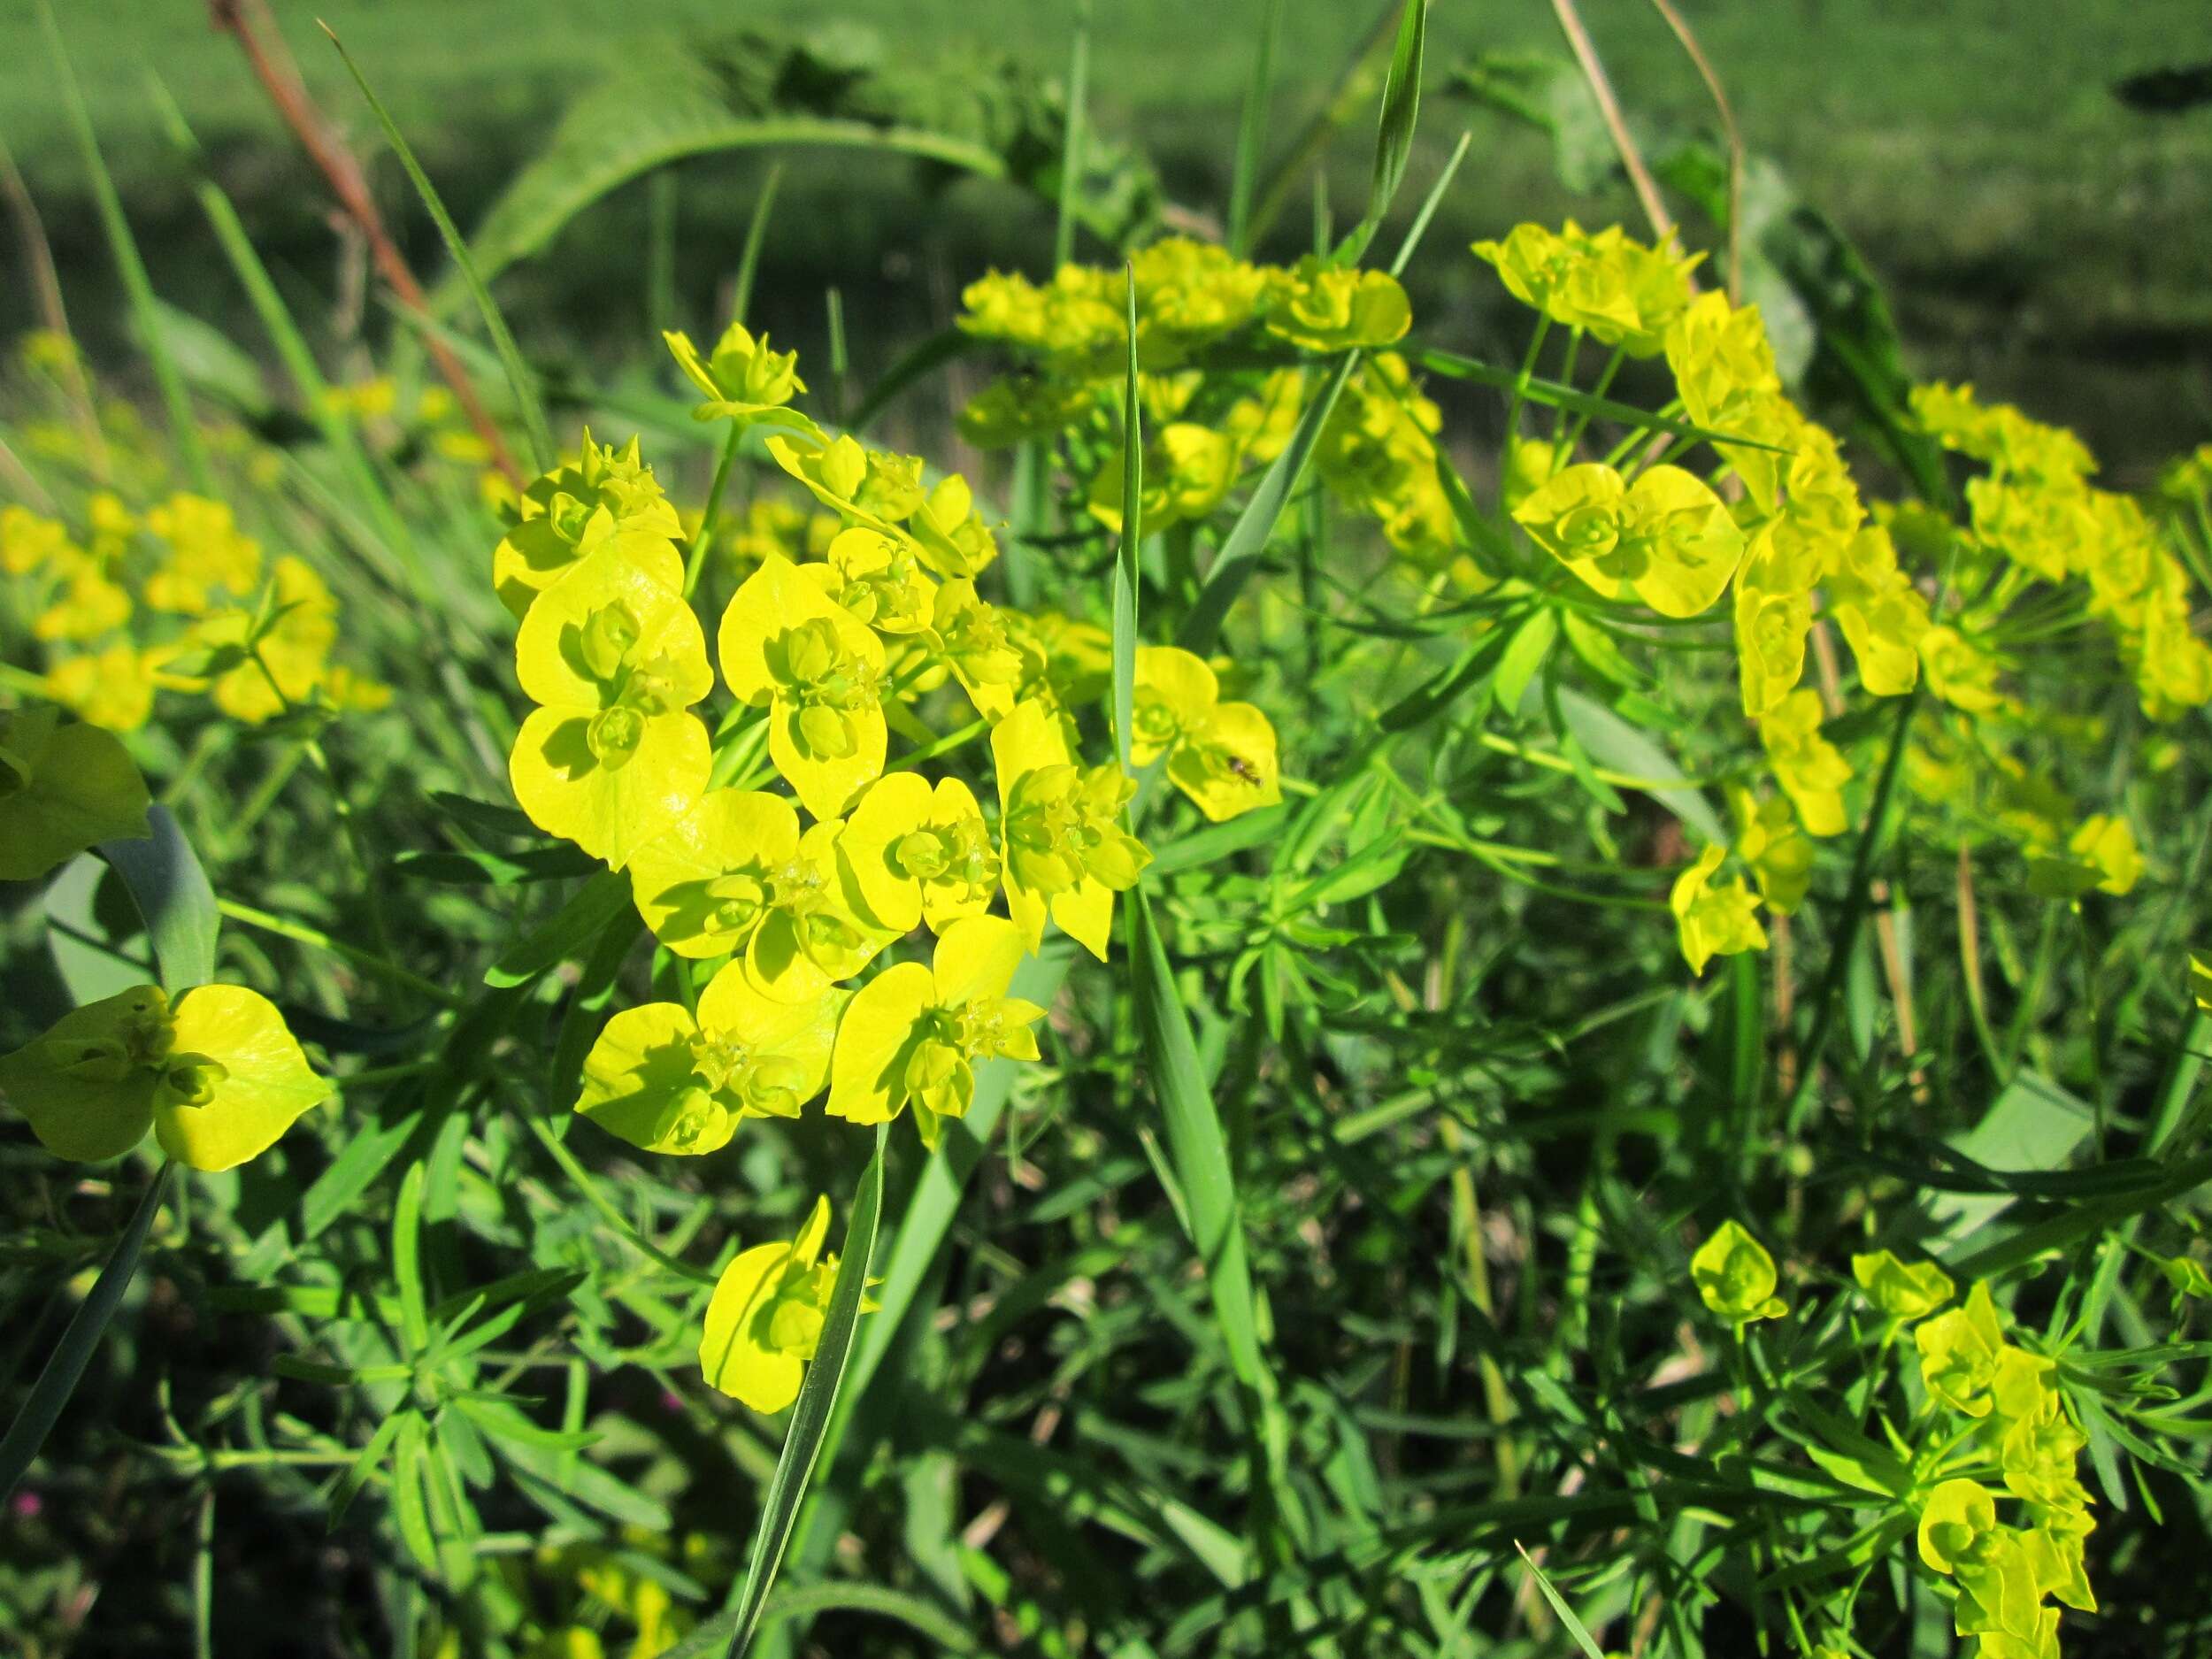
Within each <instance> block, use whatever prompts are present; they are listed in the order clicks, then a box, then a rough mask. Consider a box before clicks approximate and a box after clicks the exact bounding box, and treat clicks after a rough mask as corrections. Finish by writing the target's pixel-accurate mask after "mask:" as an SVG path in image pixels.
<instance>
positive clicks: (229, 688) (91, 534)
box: [0, 491, 391, 732]
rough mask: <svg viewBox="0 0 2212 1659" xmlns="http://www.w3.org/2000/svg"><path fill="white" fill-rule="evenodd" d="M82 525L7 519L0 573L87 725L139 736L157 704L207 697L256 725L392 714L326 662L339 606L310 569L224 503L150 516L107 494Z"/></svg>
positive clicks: (92, 504)
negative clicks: (277, 550) (323, 714)
mask: <svg viewBox="0 0 2212 1659" xmlns="http://www.w3.org/2000/svg"><path fill="white" fill-rule="evenodd" d="M83 525H84V528H83V533H82V534H77V533H76V531H75V530H74V529H73V526H71V525H69V524H67V523H65V522H63V521H62V520H59V519H56V518H44V517H42V516H41V515H39V514H36V513H34V512H32V511H29V510H28V509H27V508H24V507H20V506H9V507H5V508H0V572H5V573H6V574H7V575H8V576H9V577H11V578H12V579H13V583H14V586H15V588H16V591H17V593H18V594H19V595H20V596H21V603H22V608H23V609H24V610H25V611H27V612H28V613H29V614H30V616H31V632H32V634H34V636H35V637H36V638H37V639H39V640H41V641H46V642H47V644H48V646H49V648H50V653H51V656H50V667H49V668H48V671H47V673H46V676H45V689H46V693H47V695H50V697H52V698H53V699H54V700H55V701H56V702H57V703H61V704H63V705H64V706H65V707H67V708H69V709H71V710H73V711H74V712H76V713H77V714H78V715H79V716H81V718H84V719H85V720H88V721H89V722H91V723H92V724H93V725H96V726H104V727H106V728H108V729H109V730H111V731H116V732H130V731H135V730H137V729H138V728H139V727H141V726H143V725H145V723H146V721H147V720H148V718H150V716H151V714H152V712H153V707H154V700H155V696H156V694H157V693H158V692H162V691H177V692H187V693H204V694H206V695H208V696H209V697H210V698H211V701H212V702H213V703H214V704H215V706H216V708H217V709H219V710H221V711H222V712H223V713H224V714H226V715H227V716H229V717H230V718H233V719H234V720H240V721H243V722H245V723H246V724H248V725H259V724H261V723H262V722H264V721H266V720H269V719H272V718H275V717H276V716H277V715H279V714H281V713H284V712H286V711H288V710H292V709H296V708H299V707H303V706H309V705H312V706H314V707H318V708H321V709H325V710H363V711H367V710H376V709H380V708H382V707H384V706H385V705H386V704H387V703H389V702H390V701H391V691H390V689H389V687H385V686H382V685H380V684H378V683H376V682H374V681H373V680H368V679H366V678H365V677H364V676H362V675H360V674H358V673H357V672H354V671H353V670H351V669H349V668H347V667H344V666H342V665H340V664H334V663H333V662H332V661H331V656H332V652H333V649H334V647H335V646H336V643H337V637H338V626H337V617H338V602H337V600H336V598H335V596H334V595H333V594H332V593H331V591H330V588H329V586H328V585H327V584H326V582H325V581H324V580H323V579H322V577H321V575H320V574H319V572H317V571H316V570H315V568H314V566H312V565H309V564H308V563H307V562H306V561H305V560H303V559H301V558H297V557H294V556H292V555H290V554H285V555H280V557H277V558H275V559H273V560H271V559H268V558H267V557H265V555H264V553H263V550H262V547H261V543H260V542H259V541H256V540H255V539H254V538H253V537H251V536H250V535H247V534H245V533H244V532H243V531H242V530H241V529H240V528H239V526H238V523H237V519H236V518H235V517H234V514H233V513H232V511H231V510H230V508H229V507H228V506H227V505H226V504H225V503H221V502H219V501H212V500H210V499H208V498H207V497H205V496H202V495H191V494H188V493H179V494H175V495H170V496H168V497H167V498H166V499H165V500H163V501H161V502H159V503H157V504H155V505H154V506H152V507H150V508H149V509H147V510H146V511H145V512H144V513H143V514H142V515H141V514H135V513H134V512H132V511H130V509H129V508H128V507H127V506H126V504H125V503H124V502H123V501H122V499H121V498H120V497H119V496H118V495H114V494H113V493H111V492H108V491H100V492H97V493H96V494H94V495H92V496H91V497H90V498H89V500H88V502H87V503H86V506H85V511H84V519H83Z"/></svg>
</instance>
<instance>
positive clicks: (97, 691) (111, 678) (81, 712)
mask: <svg viewBox="0 0 2212 1659" xmlns="http://www.w3.org/2000/svg"><path fill="white" fill-rule="evenodd" d="M177 654H178V653H177V650H176V649H175V648H173V647H168V646H164V647H159V648H157V649H152V650H145V651H142V650H140V649H138V648H137V647H136V646H134V645H132V644H131V643H130V642H129V641H117V642H116V643H115V644H113V645H111V646H109V647H107V648H106V649H104V650H101V651H97V652H95V653H93V654H91V655H89V656H85V657H66V658H65V659H64V660H62V661H61V662H58V663H57V664H54V666H53V668H52V669H51V670H50V671H49V672H48V673H47V675H46V694H47V695H49V696H50V697H51V698H53V700H54V701H55V702H57V703H60V704H62V705H63V706H64V707H65V708H67V709H69V710H72V711H73V713H74V714H75V715H76V716H77V718H79V719H81V720H84V721H87V722H88V723H89V724H91V725H93V726H105V727H106V728H107V729H108V730H109V731H111V732H135V731H136V730H138V728H139V727H140V726H143V725H145V724H146V720H147V717H148V716H150V714H152V712H153V709H154V693H155V691H156V690H157V689H159V688H162V687H180V686H182V685H183V684H185V683H188V682H185V681H183V680H180V677H179V676H177V675H174V674H171V673H167V672H164V671H165V669H166V667H167V666H168V664H170V663H171V662H173V660H174V659H175V658H176V657H177Z"/></svg>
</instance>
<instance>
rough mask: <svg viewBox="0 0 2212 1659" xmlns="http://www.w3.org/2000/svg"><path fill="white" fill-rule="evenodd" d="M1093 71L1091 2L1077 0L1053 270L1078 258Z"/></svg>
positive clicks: (1061, 141)
mask: <svg viewBox="0 0 2212 1659" xmlns="http://www.w3.org/2000/svg"><path fill="white" fill-rule="evenodd" d="M1090 69H1091V0H1076V6H1075V37H1074V39H1073V40H1072V41H1071V42H1069V44H1068V111H1067V125H1066V126H1065V127H1064V128H1063V129H1062V130H1061V134H1060V199H1059V204H1058V208H1059V211H1058V214H1057V216H1056V219H1055V220H1054V222H1053V227H1052V268H1053V269H1054V270H1055V271H1057V270H1058V269H1059V268H1060V267H1061V266H1062V265H1065V264H1067V262H1068V261H1069V260H1070V259H1071V258H1073V257H1075V227H1076V223H1077V221H1078V219H1079V218H1080V217H1081V210H1082V201H1083V141H1084V137H1085V134H1084V130H1083V127H1084V119H1085V114H1086V111H1085V109H1084V100H1085V97H1086V96H1087V88H1088V83H1089V81H1090Z"/></svg>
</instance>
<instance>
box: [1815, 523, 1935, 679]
mask: <svg viewBox="0 0 2212 1659" xmlns="http://www.w3.org/2000/svg"><path fill="white" fill-rule="evenodd" d="M1823 586H1824V588H1825V589H1826V592H1827V596H1828V606H1829V609H1830V610H1831V611H1833V612H1834V613H1835V618H1836V622H1837V625H1838V626H1840V627H1841V628H1842V629H1843V637H1844V638H1845V639H1846V640H1847V641H1850V644H1851V652H1852V655H1853V656H1855V657H1857V658H1858V659H1859V683H1860V684H1861V685H1863V686H1864V687H1866V688H1867V690H1868V691H1870V692H1871V693H1872V694H1873V695H1876V696H1878V697H1901V696H1902V695H1904V694H1905V693H1907V692H1908V691H1910V690H1911V689H1912V688H1913V687H1914V685H1915V684H1916V683H1917V682H1918V680H1919V679H1920V642H1921V641H1922V640H1924V639H1925V638H1926V637H1927V634H1928V631H1929V629H1930V627H1931V626H1932V622H1931V619H1930V618H1929V615H1928V601H1927V599H1926V597H1925V596H1924V595H1923V594H1922V593H1921V592H1920V590H1919V589H1918V588H1915V587H1914V586H1913V585H1912V582H1911V581H1910V580H1909V579H1908V578H1907V576H1906V575H1905V573H1904V572H1903V571H1901V570H1900V569H1899V568H1898V565H1897V544H1896V542H1895V541H1892V540H1891V539H1890V533H1889V532H1888V531H1887V530H1886V529H1885V528H1883V527H1882V526H1879V525H1870V526H1867V527H1866V528H1865V529H1863V530H1860V531H1859V532H1858V533H1857V534H1855V535H1853V536H1852V538H1851V539H1850V541H1847V542H1845V543H1844V544H1843V546H1842V548H1841V549H1840V551H1839V555H1838V557H1836V559H1835V561H1834V562H1833V563H1832V565H1830V566H1829V568H1828V569H1827V571H1826V572H1824V577H1823Z"/></svg>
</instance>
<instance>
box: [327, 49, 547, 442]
mask: <svg viewBox="0 0 2212 1659" xmlns="http://www.w3.org/2000/svg"><path fill="white" fill-rule="evenodd" d="M323 33H324V34H326V35H329V36H330V43H331V44H332V45H333V46H334V47H336V48H337V49H338V56H339V57H340V58H343V59H344V60H345V65H346V69H347V71H348V72H349V73H350V74H351V75H352V76H353V81H354V84H355V85H356V86H357V87H359V88H361V96H363V97H364V98H365V99H367V100H368V104H369V108H370V109H371V110H372V111H374V112H375V115H376V119H377V123H378V125H379V126H380V127H383V129H384V136H385V138H386V139H387V140H388V142H390V144H391V146H392V152H393V154H395V155H396V156H397V157H399V164H400V165H401V166H403V167H404V168H405V169H406V170H407V177H408V179H409V180H410V181H411V183H412V184H413V185H414V187H415V194H416V195H417V196H420V197H421V198H422V204H423V206H424V207H425V208H426V209H428V210H429V213H430V217H431V219H432V220H433V221H434V223H435V224H436V225H437V227H438V234H439V235H441V236H442V237H443V238H445V245H446V251H447V252H448V253H449V254H450V255H452V257H453V263H454V266H455V268H456V269H457V270H458V271H459V272H460V273H461V279H462V280H463V281H465V282H466V283H467V284H468V290H469V293H470V295H471V296H473V298H474V299H475V301H476V309H477V312H478V314H479V315H480V316H481V317H482V318H483V319H484V332H485V333H486V334H489V335H490V336H491V341H492V347H493V349H495V350H496V351H497V352H498V353H499V362H500V366H501V367H503V369H505V370H506V372H507V386H508V389H509V390H510V391H511V392H512V393H513V395H514V400H515V407H516V409H517V410H518V411H521V415H522V426H523V430H524V432H526V434H528V435H529V439H530V458H531V462H532V464H533V465H534V466H535V467H536V469H537V470H538V471H539V472H549V471H551V470H552V467H553V464H554V462H555V461H556V460H557V459H558V458H559V457H558V454H557V451H556V450H555V449H554V448H553V434H552V432H551V431H550V429H549V428H548V427H547V426H546V424H545V410H544V408H543V406H542V405H541V403H539V401H538V385H537V380H536V379H535V378H534V376H533V375H532V374H531V373H530V371H529V369H528V368H527V367H526V366H525V365H524V363H523V361H522V352H521V349H519V348H518V346H517V345H516V344H515V337H514V335H513V334H511V332H510V331H509V329H508V327H507V319H506V318H505V317H503V315H501V313H500V310H499V304H498V302H497V301H495V300H494V299H493V298H492V293H491V289H490V288H487V287H486V286H485V285H484V279H483V277H482V276H480V274H479V273H478V272H477V269H476V265H475V263H474V261H472V259H471V258H470V257H469V245H468V242H467V240H466V239H465V237H464V236H463V235H462V234H461V232H460V229H459V227H457V226H456V225H455V224H454V222H453V216H452V215H451V214H450V213H449V212H447V211H446V207H445V201H444V199H443V198H442V196H439V194H438V191H437V187H436V186H434V185H433V184H432V183H431V182H430V175H429V174H428V173H425V172H424V171H423V170H422V164H421V163H420V162H419V161H417V160H416V159H415V152H414V150H412V149H411V148H410V147H409V146H408V142H407V140H406V137H405V135H404V134H402V133H401V132H400V130H399V124H398V123H397V122H396V121H394V120H393V119H392V118H391V115H390V113H389V111H387V110H386V109H385V107H384V105H383V103H382V101H381V100H380V99H379V98H378V97H377V96H376V94H375V92H373V90H372V89H371V88H370V86H369V82H368V78H367V77H366V76H365V75H364V74H363V73H361V68H360V65H357V64H356V63H355V62H354V61H353V54H352V53H350V52H349V51H348V50H346V48H345V42H342V41H341V40H340V39H339V38H338V36H337V35H336V34H335V33H334V32H333V30H332V29H331V27H330V26H329V25H328V24H327V23H326V24H324V25H323Z"/></svg>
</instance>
